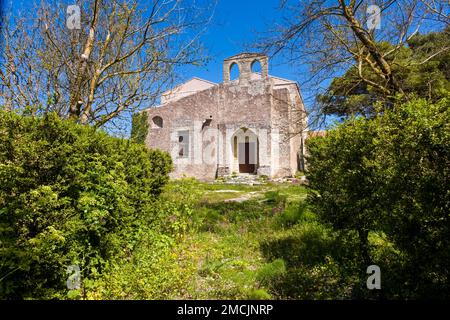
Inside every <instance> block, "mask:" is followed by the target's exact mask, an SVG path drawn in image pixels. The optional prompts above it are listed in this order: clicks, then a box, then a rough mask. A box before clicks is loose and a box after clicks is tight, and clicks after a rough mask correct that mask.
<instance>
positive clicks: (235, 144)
mask: <svg viewBox="0 0 450 320" xmlns="http://www.w3.org/2000/svg"><path fill="white" fill-rule="evenodd" d="M233 155H234V158H235V159H237V157H238V138H237V137H236V136H234V139H233Z"/></svg>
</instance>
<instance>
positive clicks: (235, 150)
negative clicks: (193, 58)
mask: <svg viewBox="0 0 450 320" xmlns="http://www.w3.org/2000/svg"><path fill="white" fill-rule="evenodd" d="M255 64H259V67H260V71H259V72H253V71H252V69H254V66H255ZM236 67H237V69H238V71H239V77H238V78H237V79H236V80H231V79H230V70H231V69H232V68H236ZM268 69H269V68H268V57H267V56H265V55H261V54H256V53H241V54H238V55H235V56H232V57H229V58H227V59H225V60H224V62H223V83H213V82H210V81H207V80H203V79H199V78H193V79H191V80H189V81H187V82H185V83H183V84H181V85H179V86H177V87H175V88H173V89H171V90H169V91H166V92H164V93H163V94H162V96H161V104H160V106H157V107H151V108H149V109H146V110H144V111H142V112H145V113H146V114H147V115H148V122H149V130H148V135H147V138H146V145H147V146H148V147H150V148H157V149H161V150H165V151H168V152H169V153H170V154H171V156H172V159H173V162H174V167H175V170H174V172H173V173H172V177H173V178H179V177H182V176H191V177H196V178H198V179H201V180H213V179H215V178H217V177H219V176H226V175H231V174H233V175H236V174H241V175H265V176H267V177H270V178H276V177H286V176H292V175H294V174H295V172H296V171H297V170H302V169H303V165H304V163H303V162H304V161H303V155H304V151H305V150H304V140H305V138H306V129H305V128H306V123H307V117H306V112H305V107H304V105H303V100H302V97H301V94H300V89H299V87H298V84H297V83H296V82H295V81H290V80H286V79H282V78H278V77H274V76H270V75H269V72H268Z"/></svg>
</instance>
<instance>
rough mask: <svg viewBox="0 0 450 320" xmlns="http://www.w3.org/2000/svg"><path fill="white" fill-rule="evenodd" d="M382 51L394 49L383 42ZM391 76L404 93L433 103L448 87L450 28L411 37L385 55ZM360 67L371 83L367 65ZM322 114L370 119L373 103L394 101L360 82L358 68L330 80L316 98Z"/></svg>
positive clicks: (390, 102) (373, 76) (372, 75)
mask: <svg viewBox="0 0 450 320" xmlns="http://www.w3.org/2000/svg"><path fill="white" fill-rule="evenodd" d="M378 46H379V47H381V48H382V49H381V50H382V51H389V50H391V51H392V50H394V49H395V47H394V46H393V45H391V44H389V43H387V42H384V43H379V44H378ZM387 59H388V61H389V62H390V63H391V64H392V65H393V73H394V74H395V76H396V78H397V79H399V84H400V86H401V87H402V90H403V92H404V94H406V95H407V96H409V97H413V96H418V97H423V98H427V99H429V100H431V101H436V100H438V99H440V98H442V97H443V96H444V94H445V90H446V89H448V88H450V72H449V70H450V27H447V28H446V29H445V30H443V31H441V32H431V33H428V34H425V35H419V34H417V35H415V36H414V37H412V38H411V39H409V40H408V46H405V47H402V48H400V49H398V51H397V53H396V55H395V56H388V57H387ZM362 68H363V69H364V73H365V74H368V77H369V78H370V80H371V81H378V80H377V77H378V76H377V74H376V73H372V74H371V73H370V72H369V71H370V70H369V67H368V66H367V63H364V64H363V66H362ZM317 100H318V102H319V103H320V105H321V110H322V111H323V112H324V113H325V114H336V115H339V116H348V115H352V114H362V115H365V116H371V115H373V114H374V113H376V112H377V110H375V109H374V106H375V105H376V102H385V103H388V104H390V105H392V103H393V102H394V101H395V100H394V99H392V97H389V96H387V95H386V94H385V92H383V91H382V90H379V89H378V88H377V87H375V86H372V85H370V84H368V83H366V82H364V81H361V79H360V77H359V75H358V68H357V67H351V68H350V69H348V70H347V72H346V73H345V74H344V75H343V76H341V77H336V78H334V79H333V81H332V83H331V85H330V86H329V87H328V89H327V91H326V92H325V93H324V94H322V95H319V96H318V98H317Z"/></svg>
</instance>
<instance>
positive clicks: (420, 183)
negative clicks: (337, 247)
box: [307, 99, 450, 298]
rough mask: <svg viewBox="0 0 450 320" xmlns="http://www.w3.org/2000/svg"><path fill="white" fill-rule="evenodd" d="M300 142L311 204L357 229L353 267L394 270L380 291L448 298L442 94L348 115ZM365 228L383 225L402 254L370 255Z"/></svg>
mask: <svg viewBox="0 0 450 320" xmlns="http://www.w3.org/2000/svg"><path fill="white" fill-rule="evenodd" d="M308 148H309V152H310V156H309V159H308V164H309V167H308V173H307V177H308V179H309V180H310V186H311V188H312V190H314V192H312V193H311V196H310V198H309V201H310V203H311V204H312V206H313V209H314V210H315V211H316V212H317V214H318V215H319V217H320V218H321V220H322V221H323V222H326V223H330V224H331V225H332V226H333V227H334V228H335V229H336V230H344V231H357V232H358V234H359V243H360V252H361V257H362V261H361V267H363V266H364V265H365V266H367V265H368V264H369V263H370V264H371V263H379V264H380V267H381V270H382V273H383V270H385V271H386V270H391V271H392V272H397V273H398V274H397V275H395V276H394V275H393V274H387V275H386V277H384V279H390V280H391V281H392V282H391V283H389V282H386V281H384V282H383V284H384V285H383V291H384V294H385V295H386V296H388V297H412V298H418V297H427V298H431V297H439V298H445V297H447V298H448V297H450V278H449V277H450V273H449V272H450V268H449V266H450V216H449V212H450V188H449V186H450V184H449V181H450V100H449V99H442V100H440V101H439V102H437V103H434V104H431V103H428V102H427V101H425V100H415V101H412V102H409V103H406V104H403V105H397V106H395V108H394V110H391V111H387V112H385V113H384V114H382V115H379V116H377V117H375V118H374V119H371V120H366V119H362V118H357V119H355V118H353V119H350V120H348V121H346V122H345V123H343V124H342V125H340V126H338V127H337V128H336V129H334V130H331V131H329V132H328V134H327V136H326V137H321V138H314V139H311V140H310V141H309V143H308ZM371 231H380V232H383V234H385V236H386V239H387V241H388V242H392V243H393V245H394V247H393V250H394V251H395V250H398V254H397V255H396V256H395V259H397V260H398V259H401V260H402V261H401V262H399V261H393V259H384V258H383V259H382V258H381V256H383V257H386V255H384V254H381V255H378V256H377V255H376V254H375V252H374V249H373V248H372V249H371V248H370V247H369V240H368V239H369V235H370V232H371ZM394 262H395V266H394ZM402 268H403V269H402ZM394 270H395V271H394Z"/></svg>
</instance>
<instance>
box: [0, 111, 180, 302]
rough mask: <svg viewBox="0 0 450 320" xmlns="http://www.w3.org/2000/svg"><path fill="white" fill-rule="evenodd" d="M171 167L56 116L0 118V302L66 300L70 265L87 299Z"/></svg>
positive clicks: (164, 159)
mask: <svg viewBox="0 0 450 320" xmlns="http://www.w3.org/2000/svg"><path fill="white" fill-rule="evenodd" d="M171 168H172V163H171V159H170V156H169V155H168V154H166V153H163V152H160V151H154V150H147V149H146V148H145V147H144V146H143V145H138V144H135V143H132V142H130V141H127V140H122V139H116V138H112V137H110V136H108V135H107V134H105V133H102V132H98V131H95V130H94V129H93V128H90V127H87V126H80V125H76V124H74V123H73V122H71V121H65V120H61V119H60V118H59V117H58V116H57V115H55V114H48V115H45V116H43V117H27V116H19V115H16V114H14V113H12V112H1V113H0V251H1V254H0V256H1V258H0V260H1V262H0V279H1V281H0V297H1V298H65V297H66V295H67V293H68V290H67V288H66V280H67V277H68V275H67V274H66V270H67V267H68V266H69V265H78V266H79V267H80V269H81V277H82V288H81V290H79V294H81V295H82V296H83V295H86V292H87V291H88V290H89V284H90V283H91V282H92V281H93V280H94V279H96V278H97V277H98V276H99V275H100V274H101V273H102V272H103V271H104V270H106V269H107V268H108V267H110V265H111V262H112V261H114V260H115V259H118V257H122V258H127V257H130V256H131V253H132V251H133V249H134V247H135V245H136V244H137V243H138V241H139V239H140V237H141V234H142V233H143V232H144V231H145V230H146V229H145V228H152V225H151V224H150V225H149V224H148V223H147V222H148V221H155V219H154V217H153V215H154V214H155V211H154V210H153V209H152V208H153V204H154V203H155V200H156V198H157V197H158V195H159V194H160V193H161V191H162V188H163V186H164V185H165V184H166V183H167V181H168V173H169V171H170V170H171ZM159 224H161V223H159ZM70 295H71V296H77V295H76V294H74V293H73V292H71V293H70Z"/></svg>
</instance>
